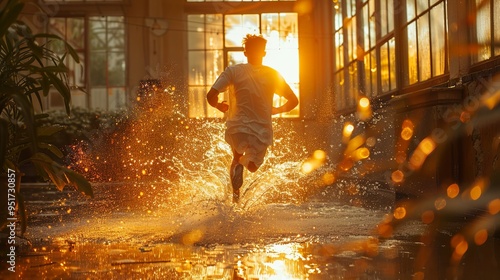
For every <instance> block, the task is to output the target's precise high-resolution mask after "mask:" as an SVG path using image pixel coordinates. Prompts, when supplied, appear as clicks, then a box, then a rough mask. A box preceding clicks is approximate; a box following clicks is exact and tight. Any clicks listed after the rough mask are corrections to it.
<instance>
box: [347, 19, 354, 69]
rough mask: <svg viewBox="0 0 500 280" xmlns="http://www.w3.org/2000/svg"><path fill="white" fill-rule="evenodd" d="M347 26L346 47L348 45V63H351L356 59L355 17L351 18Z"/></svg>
mask: <svg viewBox="0 0 500 280" xmlns="http://www.w3.org/2000/svg"><path fill="white" fill-rule="evenodd" d="M346 25H347V37H348V38H347V40H348V45H349V49H348V52H349V59H350V61H353V60H355V59H356V57H357V44H356V42H357V40H356V17H353V18H352V19H351V20H349V23H347V24H346Z"/></svg>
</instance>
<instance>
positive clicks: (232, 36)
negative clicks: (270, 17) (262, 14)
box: [224, 15, 260, 47]
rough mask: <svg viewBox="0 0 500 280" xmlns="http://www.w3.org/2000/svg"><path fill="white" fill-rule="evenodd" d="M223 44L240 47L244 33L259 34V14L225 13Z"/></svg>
mask: <svg viewBox="0 0 500 280" xmlns="http://www.w3.org/2000/svg"><path fill="white" fill-rule="evenodd" d="M224 26H225V33H226V34H225V35H226V38H225V46H226V47H241V41H242V40H243V37H245V35H246V34H259V33H260V31H259V15H226V16H225V24H224Z"/></svg>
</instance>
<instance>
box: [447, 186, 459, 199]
mask: <svg viewBox="0 0 500 280" xmlns="http://www.w3.org/2000/svg"><path fill="white" fill-rule="evenodd" d="M459 193H460V187H459V186H458V185H457V184H451V185H449V186H448V188H446V194H447V195H448V197H449V198H455V197H457V195H458V194H459Z"/></svg>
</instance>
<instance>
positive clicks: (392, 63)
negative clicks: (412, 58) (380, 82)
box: [388, 38, 397, 90]
mask: <svg viewBox="0 0 500 280" xmlns="http://www.w3.org/2000/svg"><path fill="white" fill-rule="evenodd" d="M388 44H389V71H390V79H391V90H394V89H396V86H397V84H396V76H397V73H396V40H395V39H394V38H391V39H390V40H389V42H388Z"/></svg>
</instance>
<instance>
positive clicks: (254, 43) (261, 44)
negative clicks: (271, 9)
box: [243, 34, 267, 51]
mask: <svg viewBox="0 0 500 280" xmlns="http://www.w3.org/2000/svg"><path fill="white" fill-rule="evenodd" d="M266 44H267V40H266V39H264V37H262V35H253V34H247V35H246V36H245V38H243V47H244V48H245V51H249V50H250V51H252V50H261V51H264V50H265V49H266Z"/></svg>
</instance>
